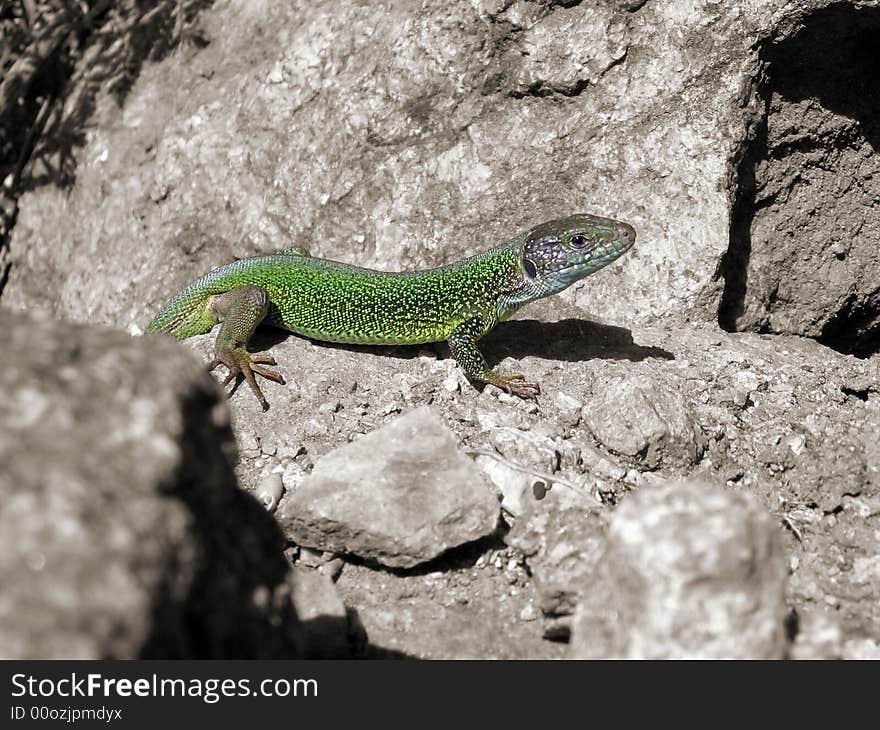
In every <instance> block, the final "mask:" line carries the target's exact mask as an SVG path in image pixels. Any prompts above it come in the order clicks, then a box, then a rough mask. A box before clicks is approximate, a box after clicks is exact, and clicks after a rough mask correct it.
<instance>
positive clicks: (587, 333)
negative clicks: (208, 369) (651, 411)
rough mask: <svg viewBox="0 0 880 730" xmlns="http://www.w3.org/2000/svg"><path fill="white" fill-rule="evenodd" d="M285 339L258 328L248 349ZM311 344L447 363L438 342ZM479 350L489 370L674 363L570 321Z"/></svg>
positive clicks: (501, 336) (502, 335)
mask: <svg viewBox="0 0 880 730" xmlns="http://www.w3.org/2000/svg"><path fill="white" fill-rule="evenodd" d="M291 336H294V337H298V335H293V333H291V332H287V331H286V330H281V329H277V328H275V327H260V328H259V329H258V330H257V331H256V332H255V333H254V337H253V338H252V340H251V349H252V350H253V351H262V350H267V349H269V348H270V347H272V346H273V345H277V344H278V343H280V342H284V341H285V340H287V339H288V338H289V337H291ZM304 339H307V338H304ZM312 342H316V343H317V344H320V345H321V346H322V347H329V348H333V349H341V350H349V351H351V352H365V353H372V354H381V355H384V356H386V357H399V358H402V359H412V358H414V357H417V356H418V355H419V354H420V353H422V352H424V350H425V349H426V348H428V349H433V350H434V351H435V352H436V353H437V354H438V356H440V357H449V351H448V347H447V346H446V345H445V343H439V342H433V343H428V344H424V345H352V344H340V343H336V342H320V341H318V340H312ZM480 350H481V351H482V352H483V353H484V354H485V355H486V359H487V360H488V361H489V364H490V366H494V365H495V364H496V363H498V362H499V361H501V360H503V359H504V358H506V357H512V358H514V359H521V358H523V357H526V356H529V355H533V356H538V357H543V358H546V359H549V360H564V361H566V362H581V361H584V360H592V359H605V360H629V361H630V362H639V361H641V360H645V359H647V358H650V357H655V358H659V359H662V360H674V359H675V355H673V354H672V353H671V352H669V351H668V350H664V349H663V348H662V347H653V346H651V347H647V346H644V345H639V344H638V343H636V342H635V341H634V340H633V335H632V331H631V330H629V329H627V328H626V327H617V326H615V325H609V324H600V323H598V322H591V321H590V320H586V319H575V318H568V319H562V320H559V321H557V322H541V321H539V320H536V319H514V320H508V321H506V322H501V323H500V324H498V325H497V326H496V327H495V328H494V329H492V330H491V331H490V332H489V333H488V334H487V335H486V336H485V337H483V338H482V339H481V340H480Z"/></svg>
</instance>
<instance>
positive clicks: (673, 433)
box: [584, 376, 706, 469]
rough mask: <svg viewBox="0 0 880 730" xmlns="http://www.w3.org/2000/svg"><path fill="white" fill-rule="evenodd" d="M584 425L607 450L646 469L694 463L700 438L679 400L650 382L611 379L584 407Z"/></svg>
mask: <svg viewBox="0 0 880 730" xmlns="http://www.w3.org/2000/svg"><path fill="white" fill-rule="evenodd" d="M584 423H585V424H586V425H587V427H588V428H589V429H590V431H591V432H592V433H593V435H594V436H595V437H596V438H597V439H598V440H599V441H600V442H601V443H602V444H603V445H604V446H605V447H606V448H607V449H609V450H610V451H613V452H614V453H617V454H621V455H623V456H628V457H631V458H633V459H637V460H638V461H639V462H640V463H641V464H643V465H644V466H646V467H648V468H651V469H653V468H657V467H659V466H678V467H686V466H692V465H693V464H696V463H697V462H698V461H699V460H700V458H701V457H702V455H703V452H704V451H705V449H706V438H705V436H704V435H703V432H702V431H701V430H700V427H699V425H698V424H697V422H696V419H695V418H694V416H693V414H692V412H691V409H690V408H689V406H688V404H687V402H686V401H685V399H684V398H682V396H681V395H679V394H678V393H675V392H673V391H671V390H669V389H668V388H665V387H663V386H662V385H661V384H660V383H658V382H656V381H655V380H653V379H652V378H649V377H645V376H635V377H627V378H614V379H613V380H611V381H609V382H608V383H605V384H604V385H603V386H602V388H601V390H599V391H598V395H596V396H595V397H594V398H593V399H592V400H591V401H590V402H589V403H587V405H586V407H585V408H584Z"/></svg>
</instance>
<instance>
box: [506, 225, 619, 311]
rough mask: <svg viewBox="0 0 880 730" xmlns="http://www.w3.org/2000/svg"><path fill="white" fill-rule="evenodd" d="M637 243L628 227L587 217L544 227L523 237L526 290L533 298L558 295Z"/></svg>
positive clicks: (523, 265)
mask: <svg viewBox="0 0 880 730" xmlns="http://www.w3.org/2000/svg"><path fill="white" fill-rule="evenodd" d="M635 241H636V232H635V230H634V229H633V227H632V226H631V225H629V224H628V223H622V222H620V221H616V220H612V219H611V218H600V217H599V216H595V215H589V214H587V213H578V214H576V215H570V216H568V217H567V218H560V219H558V220H552V221H548V222H546V223H542V224H541V225H539V226H535V227H534V228H532V229H531V230H530V231H529V232H528V233H526V234H525V236H524V241H523V244H522V254H521V259H520V263H521V266H522V275H523V282H522V283H523V285H524V287H523V288H524V289H527V290H530V291H529V293H530V295H531V298H538V297H546V296H549V295H550V294H556V293H557V292H560V291H562V290H563V289H565V288H566V287H568V286H570V285H571V284H573V283H574V282H576V281H577V280H578V279H582V278H584V277H585V276H587V275H589V274H592V273H593V272H594V271H596V270H598V269H601V268H602V267H603V266H605V265H606V264H610V263H611V262H612V261H614V260H615V259H617V258H618V257H620V256H622V255H623V254H624V253H626V252H627V251H628V250H629V249H630V248H631V247H632V245H633V244H634V243H635Z"/></svg>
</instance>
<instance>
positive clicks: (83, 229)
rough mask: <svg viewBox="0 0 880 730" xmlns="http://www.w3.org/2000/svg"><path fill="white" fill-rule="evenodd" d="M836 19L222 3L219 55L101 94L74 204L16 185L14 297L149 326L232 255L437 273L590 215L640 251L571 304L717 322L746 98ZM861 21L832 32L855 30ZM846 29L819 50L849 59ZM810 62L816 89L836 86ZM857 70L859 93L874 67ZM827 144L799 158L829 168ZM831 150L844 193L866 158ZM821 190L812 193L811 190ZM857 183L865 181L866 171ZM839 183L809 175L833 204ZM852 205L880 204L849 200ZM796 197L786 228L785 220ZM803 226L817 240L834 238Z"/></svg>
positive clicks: (168, 67)
mask: <svg viewBox="0 0 880 730" xmlns="http://www.w3.org/2000/svg"><path fill="white" fill-rule="evenodd" d="M826 5H827V1H826V0H805V1H804V2H800V3H786V2H783V0H767V1H766V2H762V3H759V4H753V5H745V4H744V3H743V2H727V3H703V4H700V5H698V6H695V7H693V8H691V12H688V13H686V14H682V13H680V12H677V11H676V10H674V9H672V8H671V7H670V6H668V4H664V3H644V4H642V5H640V6H639V7H638V8H637V9H636V10H629V9H628V8H629V7H630V6H632V3H623V4H621V3H610V2H609V3H505V4H504V5H503V7H499V6H498V5H497V4H495V3H485V2H470V1H469V0H457V1H453V2H449V3H440V4H435V5H431V6H430V7H422V6H419V5H409V4H400V5H396V6H394V7H389V8H388V10H387V12H382V13H375V12H374V10H373V8H371V7H369V6H367V5H364V4H361V3H356V2H337V3H262V4H259V5H257V6H254V7H251V6H250V5H247V6H245V5H243V4H239V3H226V4H218V5H215V6H214V7H212V8H211V9H210V10H208V11H205V12H203V13H201V15H200V18H201V21H202V22H201V24H202V29H201V33H202V35H203V37H204V38H205V39H206V40H210V42H209V43H207V44H205V45H204V47H203V48H202V49H201V50H200V51H198V52H197V53H193V54H171V55H169V56H168V57H166V58H165V59H164V61H162V62H161V63H157V64H151V65H148V66H146V67H145V70H144V72H143V73H142V74H141V75H140V77H139V78H138V79H137V80H136V81H135V82H134V84H133V87H132V88H131V90H130V92H129V93H128V95H127V96H126V103H125V105H124V106H123V107H120V106H119V105H118V104H117V103H116V102H115V99H114V97H113V90H112V89H108V90H107V94H106V96H102V97H100V98H99V99H97V100H96V102H95V103H94V108H95V109H97V110H98V113H97V114H96V118H95V119H94V120H90V127H89V132H90V133H89V135H88V137H87V138H86V139H85V144H84V146H83V147H82V148H81V149H79V148H78V149H77V150H76V152H75V156H73V155H72V156H71V157H70V159H68V160H67V164H69V165H70V166H71V167H74V166H75V173H76V174H75V184H74V185H73V186H72V187H71V188H70V189H64V190H62V189H59V188H56V187H54V186H39V185H37V184H33V185H24V186H23V187H24V189H25V190H27V191H28V192H26V193H25V194H24V195H22V196H21V198H20V201H19V203H20V212H19V215H18V219H17V223H16V225H15V228H14V229H13V234H12V235H13V238H12V243H11V246H10V248H9V251H10V263H11V269H10V276H9V283H8V286H7V293H6V294H5V295H4V296H8V297H9V300H8V304H11V305H15V306H21V307H27V308H29V309H31V310H35V309H42V310H50V311H52V312H53V313H60V312H66V313H68V315H69V316H72V317H80V318H85V317H89V318H90V319H92V320H93V321H97V322H104V323H114V324H116V325H117V326H121V327H128V325H129V324H131V323H133V322H137V323H139V324H140V325H141V326H143V323H144V322H145V321H147V320H148V319H149V317H148V313H149V312H154V311H155V310H156V309H157V308H158V306H159V305H160V304H161V302H162V301H164V299H165V298H167V297H168V296H170V295H171V294H173V293H174V292H176V291H177V290H178V289H179V288H180V287H181V286H182V285H183V284H185V283H186V282H187V281H188V280H190V279H192V278H193V277H194V276H197V275H200V274H202V273H204V272H206V271H208V270H209V269H211V268H212V267H213V266H215V265H217V264H220V263H225V262H226V261H229V260H231V259H232V258H233V257H236V256H238V257H241V256H246V255H249V254H254V253H265V252H268V251H274V250H277V249H279V248H283V247H286V246H289V245H292V244H294V243H298V242H299V243H303V242H308V243H310V244H311V242H314V243H315V250H312V253H313V254H316V255H322V256H330V257H334V258H344V259H345V260H350V261H351V262H352V263H357V264H360V265H367V266H369V265H377V266H381V267H387V268H406V267H409V266H417V265H432V264H433V265H436V264H438V263H441V262H445V261H451V260H454V259H456V258H460V257H462V256H463V255H465V254H469V253H474V252H475V251H476V250H477V249H478V248H482V247H488V246H490V245H493V244H494V243H498V242H501V241H503V240H506V239H507V238H509V237H511V236H512V235H514V233H515V232H516V231H519V230H522V229H524V228H526V227H528V226H530V225H533V224H535V223H537V222H538V221H540V220H545V219H547V218H551V217H554V216H558V215H560V214H563V213H567V212H571V211H574V210H581V209H582V208H583V207H584V202H583V201H585V200H588V201H590V205H589V208H590V209H591V210H592V211H594V212H597V213H605V214H609V215H613V216H618V217H621V218H623V219H625V220H628V221H629V222H631V223H632V224H633V225H634V226H635V227H636V229H637V230H638V233H639V241H640V243H639V244H637V245H638V246H639V250H638V256H631V257H629V258H627V259H625V260H623V261H621V262H620V263H618V264H616V265H615V266H613V267H609V268H608V269H606V270H605V271H602V272H600V273H599V274H597V275H596V276H595V277H592V278H591V280H590V285H589V286H582V287H577V288H575V289H573V290H572V291H571V293H570V295H569V296H570V297H571V300H572V302H573V303H574V304H576V305H577V307H579V308H580V309H581V310H582V311H589V312H592V313H594V315H595V316H596V317H598V318H600V319H607V320H611V321H615V322H617V323H619V324H627V325H633V324H635V323H642V324H644V323H645V322H647V321H649V320H651V319H653V318H656V316H657V315H661V314H662V315H666V316H669V317H672V318H675V319H677V320H678V321H679V322H691V321H694V320H695V319H697V318H700V319H704V320H711V321H715V320H716V318H717V311H718V305H719V303H720V301H721V298H722V294H723V293H724V292H723V285H724V283H725V282H724V281H723V280H722V278H720V277H719V275H718V274H719V263H720V260H721V257H722V256H723V255H724V254H725V253H726V251H727V248H728V244H729V242H730V222H731V218H732V217H734V211H733V206H734V203H735V201H736V200H737V199H738V197H737V196H736V195H734V191H733V190H732V189H731V188H732V186H733V184H734V183H735V176H734V174H733V172H734V171H735V170H736V169H737V168H736V165H737V163H738V162H739V160H741V159H742V158H743V153H744V152H745V151H746V149H747V148H748V147H749V144H750V136H749V135H750V130H751V129H753V127H754V125H753V122H755V121H757V119H758V118H759V116H760V115H761V114H762V112H763V109H764V106H763V103H762V102H763V100H762V99H761V98H760V95H759V94H755V93H754V89H755V87H756V85H757V84H758V82H759V79H761V78H763V65H762V56H761V54H762V52H763V51H764V50H765V49H766V50H769V51H773V50H774V49H775V52H776V56H778V55H779V53H780V52H781V50H782V49H783V48H784V47H783V45H782V43H783V42H784V39H785V38H786V37H788V36H790V35H792V33H793V29H795V28H798V27H802V26H806V25H810V26H811V27H812V28H813V31H812V32H813V33H815V28H820V29H824V28H825V27H826V23H825V22H824V21H823V17H825V13H827V12H828V11H825V10H823V9H824V7H825V6H826ZM566 6H570V7H566ZM872 10H873V9H868V8H865V9H861V10H859V11H856V10H852V11H851V12H849V13H847V12H843V11H841V13H840V15H843V16H845V17H849V18H850V19H851V20H852V22H851V23H850V24H849V28H850V31H849V32H850V33H851V32H852V29H853V28H854V27H858V26H857V24H858V23H859V22H863V21H859V20H856V18H863V17H864V16H867V15H868V14H869V13H871V12H872ZM840 25H841V24H840V23H836V24H835V26H834V28H835V33H834V34H830V35H829V37H828V38H826V39H824V41H823V44H822V46H821V47H823V48H824V47H825V44H826V43H827V44H830V45H831V47H832V48H833V47H834V45H835V44H838V45H839V44H841V43H843V41H844V39H845V38H848V37H849V36H848V35H847V34H846V33H844V32H843V31H842V30H841V27H840ZM365 27H369V28H370V33H371V35H370V41H369V42H368V43H366V42H364V35H363V29H364V28H365ZM232 29H235V32H231V30H232ZM804 37H806V36H804ZM255 39H257V40H255ZM817 47H819V46H817ZM801 49H802V50H805V51H806V52H807V53H808V55H809V52H810V46H809V44H802V45H801ZM636 51H637V52H636ZM811 58H812V60H810V59H807V60H806V61H805V62H804V63H805V65H806V66H808V67H812V66H814V65H815V63H820V64H821V67H822V68H827V67H828V64H833V61H824V59H823V57H822V56H821V55H819V53H818V52H817V54H816V55H815V57H811ZM827 58H829V59H834V58H836V56H835V55H834V54H828V55H827ZM316 59H320V62H318V61H316ZM850 60H851V61H852V66H851V67H850V64H849V63H847V64H846V65H845V67H846V68H852V69H853V72H854V73H857V74H859V76H858V78H865V76H864V75H863V74H864V73H865V70H866V69H869V68H870V66H869V65H866V64H861V63H858V59H857V58H852V59H850ZM786 67H787V68H790V67H791V63H789V64H787V66H786ZM80 72H82V73H86V72H87V70H85V71H84V70H82V69H80ZM243 75H246V76H247V77H248V79H250V80H251V83H248V84H242V83H241V79H242V77H243ZM868 78H869V77H868ZM279 80H281V82H279ZM841 86H844V85H843V84H841ZM863 96H864V97H865V98H868V99H870V98H871V97H872V95H871V94H864V95H863ZM805 98H822V95H821V94H819V96H818V97H817V96H816V95H815V94H814V95H810V96H808V97H805ZM581 102H585V103H581ZM865 104H869V102H862V107H864V105H865ZM802 106H803V105H800V107H802ZM800 107H799V109H800ZM817 110H818V111H817V112H816V113H815V114H816V116H817V117H818V118H819V119H818V121H817V123H816V124H814V125H812V126H811V129H814V130H819V129H829V130H833V129H836V128H837V127H836V126H834V124H833V123H832V121H833V122H836V123H837V124H838V125H840V126H841V128H842V129H847V130H850V129H851V127H850V126H847V125H845V124H844V120H842V119H841V114H842V111H838V113H836V114H831V113H830V112H829V113H828V114H823V110H824V107H823V106H822V105H821V104H820V103H817ZM802 113H803V114H806V113H807V111H805V110H803V111H802ZM826 117H828V118H830V119H831V120H832V121H829V122H828V124H825V125H824V126H823V125H822V124H819V122H822V123H823V124H824V120H825V118H826ZM783 118H787V117H785V116H783V117H780V121H782V119H783ZM792 118H799V117H792ZM864 121H865V123H866V124H867V123H868V117H865V120H864ZM852 127H853V128H852V130H851V131H852V134H855V135H856V137H855V138H856V139H861V137H860V136H859V134H860V133H859V132H858V129H857V125H856V122H855V121H853V122H852ZM753 136H755V137H757V136H758V135H753ZM838 137H840V135H834V134H830V133H829V134H826V135H824V136H823V135H819V134H818V133H817V134H814V135H813V136H812V137H810V139H814V141H815V142H816V144H818V145H819V149H828V150H829V152H828V154H829V157H830V159H831V160H836V158H835V157H834V156H833V153H834V151H835V150H836V149H837V147H836V145H842V144H843V142H840V141H839V140H838ZM844 137H845V136H844ZM845 139H849V137H845ZM780 140H782V138H781V137H780ZM845 149H846V150H847V154H846V155H845V159H846V160H847V163H848V165H849V168H850V169H851V170H852V171H853V173H854V172H855V170H856V167H855V165H856V161H857V160H858V159H859V155H864V154H867V150H868V147H867V146H866V147H865V148H864V149H865V150H866V152H863V151H862V150H861V149H860V147H859V145H854V146H853V147H852V150H851V151H849V148H845ZM107 150H112V154H110V155H109V156H108V155H107V154H106V152H107ZM536 151H540V154H535V153H536ZM798 154H800V153H798ZM798 159H799V158H797V157H796V155H795V156H793V157H792V158H791V160H790V161H789V163H788V167H787V168H786V169H787V170H789V169H790V170H794V169H795V164H794V163H795V162H796V161H797V160H798ZM861 165H864V166H865V169H864V170H861ZM810 169H811V170H816V171H817V174H816V175H814V176H812V178H811V179H812V180H815V181H819V180H820V177H819V172H820V171H823V170H824V169H825V168H824V167H821V166H819V167H812V166H811V168H810ZM828 169H832V170H833V169H837V165H836V163H835V164H829V165H828ZM859 169H860V170H861V171H862V173H863V174H865V175H867V174H868V173H869V172H870V159H869V158H865V161H864V162H863V163H862V162H860V167H859ZM584 170H589V174H583V173H582V172H581V171H584ZM340 171H344V172H343V174H340ZM560 171H563V172H562V173H561V174H560ZM875 178H876V176H875ZM768 179H770V180H771V181H775V179H776V178H768ZM832 179H833V175H832V174H831V173H823V174H822V177H821V180H822V181H823V183H825V188H824V189H826V190H827V189H828V187H827V186H828V185H830V184H831V183H830V181H831V180H832ZM867 179H868V178H866V180H867ZM290 180H294V181H296V183H295V184H280V183H279V181H290ZM781 181H782V182H785V177H784V176H783V177H782V178H781ZM25 182H29V181H27V180H26V181H25ZM804 187H806V188H809V186H804ZM157 189H159V190H161V191H162V194H160V195H153V191H155V190H157ZM165 191H167V195H166V194H165ZM232 191H235V192H234V193H233V192H232ZM768 192H770V191H768ZM798 194H799V195H807V194H808V193H800V192H799V193H798ZM862 195H866V196H867V195H870V188H868V189H867V190H865V192H864V193H860V194H859V196H858V197H857V199H856V201H855V202H856V203H858V204H860V201H861V200H862ZM743 197H747V196H746V195H741V196H739V198H743ZM836 198H837V199H839V198H840V196H839V195H838V196H836ZM796 200H797V203H798V204H794V201H792V202H791V203H789V204H788V206H787V207H786V211H787V212H785V211H783V215H784V217H780V219H781V220H784V221H786V222H790V223H795V222H796V221H797V218H796V213H797V211H798V210H799V207H798V205H799V204H800V203H801V198H796ZM784 204H785V201H784V200H781V199H780V200H778V201H777V207H782V206H783V205H784ZM829 204H830V203H829ZM863 207H864V206H863ZM811 209H812V208H811ZM865 209H867V207H865ZM834 218H835V216H832V215H828V216H821V215H817V216H815V217H814V220H817V221H818V220H819V219H822V220H826V221H832V220H834ZM864 221H866V224H865V225H866V229H865V231H864V232H863V233H862V234H861V239H862V240H864V241H865V242H869V241H871V240H872V236H871V235H870V231H871V230H872V229H871V228H870V226H869V225H868V223H867V221H868V219H867V218H865V219H864ZM852 222H853V223H855V219H854V218H853V220H852ZM811 225H812V226H813V228H814V229H815V230H811V237H812V240H815V241H819V240H820V237H819V233H821V231H822V230H823V229H822V227H821V225H820V224H819V223H815V224H811ZM767 230H768V231H769V228H768V229H767ZM787 230H790V231H796V230H797V229H796V228H793V227H791V228H788V229H787ZM840 230H841V231H843V230H846V231H853V230H858V228H857V227H856V226H855V225H848V226H844V227H842V228H841V229H840ZM475 232H479V235H475ZM753 238H755V239H756V240H755V243H754V245H755V248H758V247H759V246H761V247H764V246H765V244H764V242H763V240H758V239H759V237H758V236H753ZM778 238H779V236H772V237H770V240H769V241H768V243H767V244H766V246H768V247H769V246H773V245H779V243H778V240H777V239H778ZM849 238H852V237H849ZM849 238H846V237H844V239H841V236H839V235H837V234H835V236H834V239H833V240H835V241H837V240H838V239H841V240H840V242H841V243H843V244H844V245H845V246H846V245H847V242H848V241H849ZM791 241H792V243H791V245H796V241H797V238H796V237H794V238H792V239H791ZM762 250H764V249H763V248H762ZM813 250H817V249H813ZM859 250H861V249H859ZM850 251H852V249H851V248H848V250H847V252H844V255H845V256H851V255H852V254H851V253H850ZM731 258H732V259H735V260H736V261H738V262H739V269H742V268H743V262H742V260H741V259H742V257H741V256H740V257H731ZM811 260H813V259H812V257H804V259H803V261H804V262H805V263H803V264H801V265H799V267H800V268H798V269H797V270H798V271H802V270H803V267H805V266H808V265H809V264H808V263H806V262H807V261H811ZM821 260H822V262H823V267H825V268H827V270H828V272H829V273H832V274H834V279H833V281H834V287H833V288H834V289H835V290H836V291H837V293H838V294H839V293H840V292H845V291H847V284H849V283H851V279H852V281H856V282H861V284H862V286H860V289H859V291H860V293H861V292H862V291H863V285H864V283H865V282H867V283H868V284H870V282H871V281H872V279H871V276H870V272H869V271H867V270H866V271H865V272H864V274H863V275H859V274H858V273H857V272H856V271H855V269H854V267H853V268H849V266H848V265H847V266H845V267H841V265H840V264H839V263H837V262H838V258H837V256H836V255H835V254H833V253H831V252H830V251H826V252H823V258H822V259H821ZM859 260H861V259H859ZM95 262H100V266H101V278H100V280H99V281H96V279H95V276H94V270H95ZM833 267H837V268H833ZM859 276H861V278H858V277H859ZM816 277H817V278H818V277H821V274H820V273H817V274H816ZM876 278H877V277H876V276H874V279H873V280H876ZM86 283H88V286H86V285H85V284H86ZM762 288H763V287H762ZM47 292H51V293H52V295H51V296H47ZM728 296H729V297H730V296H733V294H732V293H731V294H729V295H728ZM862 301H864V300H863V298H861V297H860V298H858V299H857V300H855V301H854V304H856V303H859V302H862ZM622 302H626V303H627V305H626V306H621V303H622ZM535 311H539V310H538V309H535ZM829 311H830V310H829ZM850 314H851V316H852V317H853V318H855V317H857V316H858V314H857V312H856V311H855V310H853V311H852V312H851V313H850ZM839 324H840V326H841V327H843V326H845V320H843V321H840V322H839ZM441 382H442V381H441ZM270 400H271V398H270Z"/></svg>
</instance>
